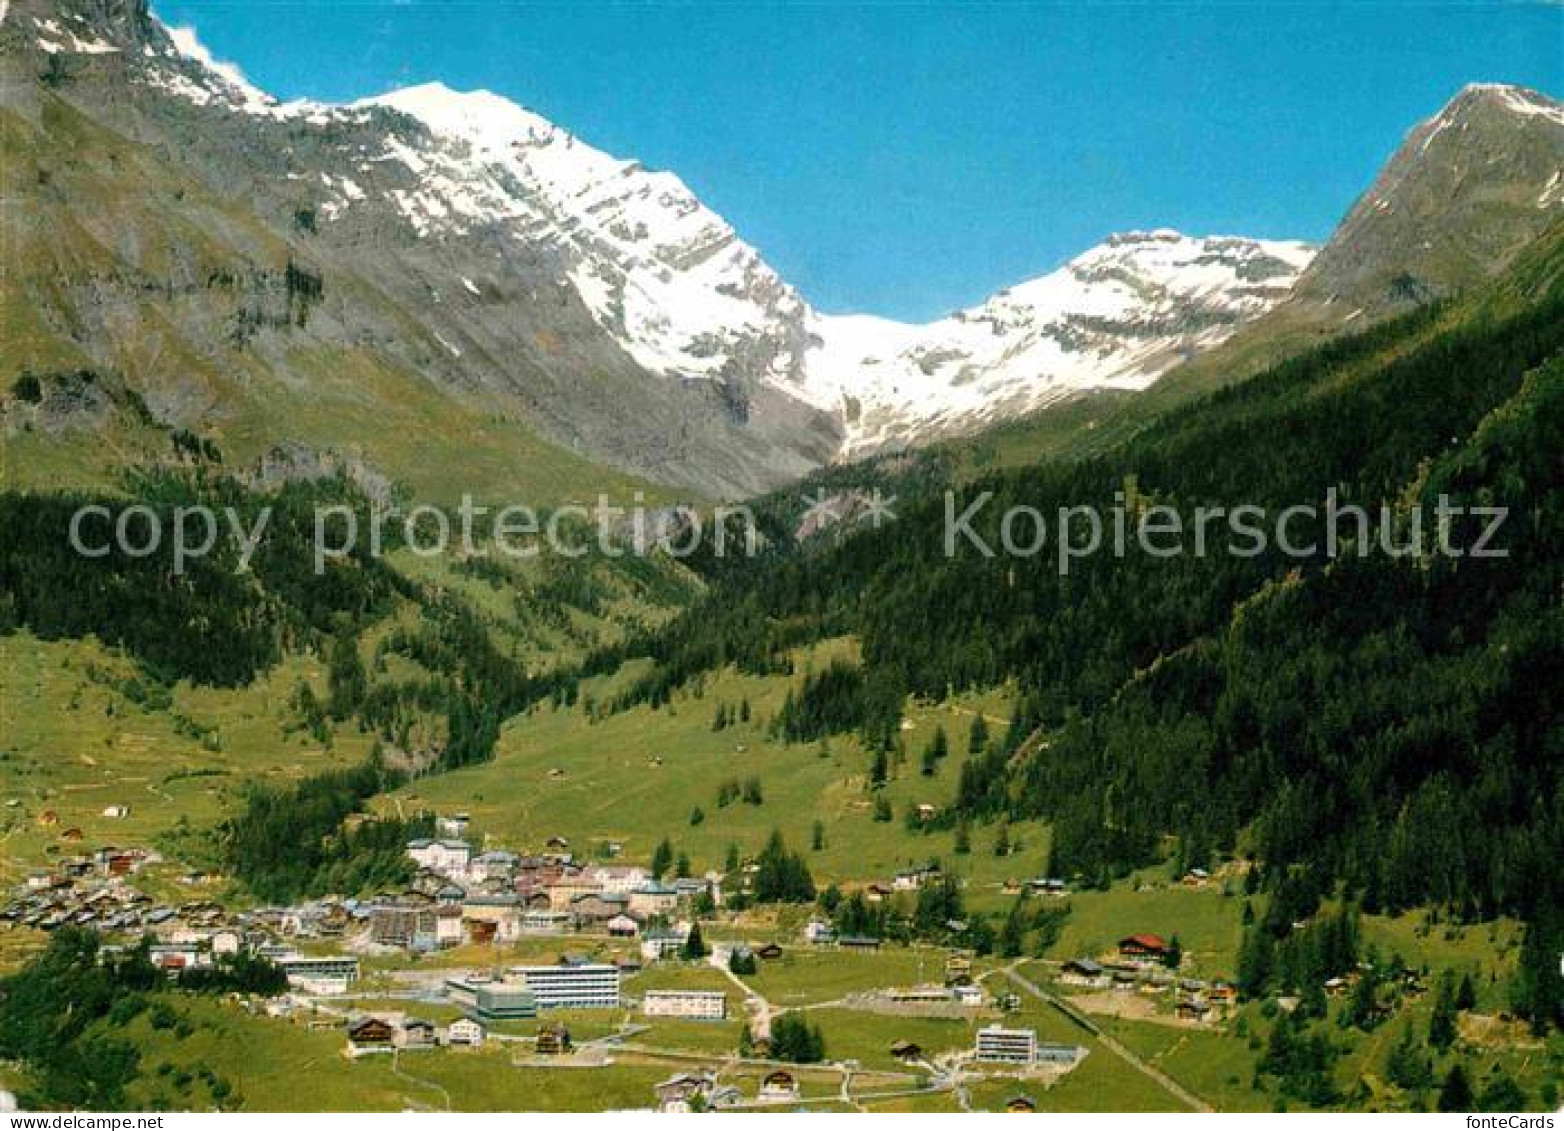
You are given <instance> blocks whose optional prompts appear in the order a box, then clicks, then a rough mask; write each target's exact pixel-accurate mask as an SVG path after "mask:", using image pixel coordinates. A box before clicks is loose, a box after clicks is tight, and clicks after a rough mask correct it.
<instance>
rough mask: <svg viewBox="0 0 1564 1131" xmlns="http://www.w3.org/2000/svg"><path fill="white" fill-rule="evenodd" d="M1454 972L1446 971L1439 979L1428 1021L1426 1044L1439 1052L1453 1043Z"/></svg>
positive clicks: (1454, 1035)
mask: <svg viewBox="0 0 1564 1131" xmlns="http://www.w3.org/2000/svg"><path fill="white" fill-rule="evenodd" d="M1455 997H1456V986H1455V972H1454V971H1453V970H1446V971H1445V972H1444V976H1443V977H1441V978H1440V979H1439V992H1438V994H1437V995H1436V996H1435V998H1434V1011H1433V1013H1432V1015H1431V1016H1430V1017H1429V1019H1428V1043H1429V1044H1430V1045H1431V1046H1433V1047H1434V1048H1436V1049H1438V1050H1440V1051H1441V1052H1443V1051H1445V1050H1446V1049H1448V1048H1449V1047H1450V1046H1451V1045H1453V1044H1454V1043H1455V1037H1456V1009H1455Z"/></svg>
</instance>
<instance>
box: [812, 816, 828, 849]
mask: <svg viewBox="0 0 1564 1131" xmlns="http://www.w3.org/2000/svg"><path fill="white" fill-rule="evenodd" d="M809 847H810V848H811V849H813V850H814V851H815V852H819V851H820V850H821V849H823V848H824V847H825V822H824V821H816V822H815V824H814V828H813V829H812V830H811V831H810V837H809Z"/></svg>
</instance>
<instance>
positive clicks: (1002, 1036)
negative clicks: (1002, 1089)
mask: <svg viewBox="0 0 1564 1131" xmlns="http://www.w3.org/2000/svg"><path fill="white" fill-rule="evenodd" d="M977 1059H978V1060H983V1061H990V1062H993V1063H998V1064H1031V1063H1032V1062H1034V1061H1035V1060H1036V1059H1037V1031H1036V1030H1034V1029H1006V1028H1005V1027H1004V1026H1003V1025H989V1026H986V1027H985V1028H982V1029H979V1030H978V1034H977Z"/></svg>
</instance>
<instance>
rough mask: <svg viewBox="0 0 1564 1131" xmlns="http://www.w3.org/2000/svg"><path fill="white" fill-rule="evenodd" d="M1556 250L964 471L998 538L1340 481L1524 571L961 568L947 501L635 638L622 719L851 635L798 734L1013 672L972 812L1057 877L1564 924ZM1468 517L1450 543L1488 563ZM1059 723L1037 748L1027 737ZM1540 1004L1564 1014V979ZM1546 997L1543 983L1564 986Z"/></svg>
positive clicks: (1224, 558)
mask: <svg viewBox="0 0 1564 1131" xmlns="http://www.w3.org/2000/svg"><path fill="white" fill-rule="evenodd" d="M1561 264H1564V236H1561V235H1560V233H1558V232H1554V233H1553V234H1552V235H1551V236H1550V237H1548V238H1547V239H1545V240H1544V241H1543V243H1542V244H1540V245H1539V246H1538V247H1537V248H1536V249H1534V251H1533V253H1532V254H1531V255H1530V256H1529V257H1528V258H1526V259H1524V260H1523V261H1522V262H1521V263H1520V265H1519V266H1518V267H1517V269H1516V271H1515V273H1514V274H1513V275H1512V277H1511V278H1510V279H1509V280H1508V281H1506V282H1505V283H1503V284H1501V285H1500V286H1499V287H1497V288H1495V290H1494V292H1493V293H1491V294H1489V295H1485V296H1480V297H1478V298H1477V299H1473V300H1470V301H1467V302H1465V303H1464V304H1452V305H1446V306H1440V307H1430V308H1425V309H1424V310H1422V311H1420V312H1418V313H1416V314H1413V315H1411V316H1408V317H1406V318H1403V319H1401V320H1399V321H1397V322H1393V323H1389V324H1385V325H1383V326H1380V327H1378V328H1376V329H1373V330H1371V331H1368V332H1366V333H1364V334H1360V335H1357V336H1355V337H1352V338H1347V339H1344V340H1341V341H1339V342H1337V343H1334V344H1332V345H1329V346H1326V347H1324V348H1322V349H1319V350H1316V351H1314V352H1312V353H1308V354H1305V355H1302V356H1300V357H1297V358H1295V359H1292V360H1290V361H1288V362H1286V363H1283V364H1282V365H1279V366H1277V367H1276V368H1274V369H1273V370H1271V371H1269V372H1268V373H1266V374H1264V375H1262V376H1260V377H1257V378H1255V379H1254V380H1252V381H1250V382H1247V383H1244V384H1242V385H1238V386H1236V387H1233V388H1230V389H1228V390H1225V391H1223V392H1221V393H1218V394H1215V395H1213V396H1211V397H1209V398H1207V399H1205V400H1203V401H1200V402H1197V403H1195V404H1192V405H1190V406H1188V407H1186V408H1183V409H1181V410H1179V411H1177V412H1176V413H1174V414H1171V415H1169V416H1167V417H1165V418H1163V419H1162V420H1161V421H1159V422H1158V423H1157V424H1155V425H1154V426H1152V427H1151V428H1149V429H1147V430H1146V431H1145V432H1143V433H1142V434H1140V435H1139V436H1137V437H1136V438H1134V439H1133V440H1132V441H1130V442H1129V443H1127V444H1126V445H1125V446H1123V447H1122V448H1120V449H1118V450H1116V451H1113V452H1110V453H1108V454H1106V455H1104V456H1101V457H1097V458H1093V459H1088V460H1084V461H1081V462H1076V463H1068V464H1051V465H1043V466H1038V467H1034V468H1027V469H1023V470H1017V471H1010V472H1006V473H1003V474H998V475H994V476H989V477H985V478H983V479H981V480H979V481H978V482H976V483H973V484H970V485H967V486H961V487H958V488H956V501H955V504H954V508H953V509H954V512H955V513H958V514H959V513H963V512H964V510H965V509H966V507H967V506H968V505H969V504H970V503H971V502H973V501H975V500H976V499H978V498H979V496H980V495H982V494H983V493H991V494H992V501H991V502H990V503H989V505H988V506H987V507H986V509H984V510H983V511H982V512H981V514H980V515H979V516H978V518H977V519H976V520H975V521H974V522H973V523H972V525H973V527H974V529H975V530H976V531H977V533H978V534H979V536H980V537H981V538H982V539H983V540H985V541H987V542H988V543H989V544H991V545H998V544H999V541H1000V538H999V534H1000V531H999V517H998V516H999V515H1001V514H1003V513H1004V511H1005V509H1006V508H1007V507H1009V506H1011V505H1019V504H1024V505H1027V506H1032V507H1036V508H1037V509H1038V510H1039V511H1041V512H1042V513H1043V514H1044V515H1047V516H1050V517H1051V516H1053V515H1054V514H1055V513H1056V511H1057V509H1058V508H1060V507H1070V506H1077V505H1080V504H1091V505H1095V506H1097V507H1100V508H1103V509H1104V510H1105V511H1106V510H1107V509H1110V508H1112V507H1113V506H1114V504H1115V502H1122V503H1124V504H1125V505H1126V506H1127V507H1128V508H1129V509H1130V511H1131V513H1132V514H1134V513H1144V511H1145V510H1146V509H1147V508H1149V507H1151V506H1156V505H1167V506H1172V507H1174V508H1175V509H1177V510H1178V511H1179V512H1180V513H1181V514H1185V515H1187V514H1188V513H1189V512H1191V511H1192V510H1193V508H1195V507H1198V506H1203V505H1220V506H1227V507H1232V506H1235V505H1237V504H1240V503H1243V504H1255V505H1258V506H1261V507H1265V508H1267V510H1268V511H1269V512H1270V513H1275V511H1276V510H1278V509H1280V508H1284V507H1287V506H1289V505H1292V504H1310V505H1313V506H1315V507H1320V508H1322V509H1323V504H1324V501H1325V498H1326V493H1327V491H1333V492H1334V493H1335V495H1336V497H1337V498H1338V499H1339V500H1340V501H1341V502H1342V504H1344V505H1345V504H1348V503H1350V504H1356V505H1359V506H1362V507H1364V508H1366V509H1367V510H1368V511H1369V512H1370V514H1371V516H1372V517H1374V518H1376V519H1377V518H1378V516H1379V515H1380V514H1381V508H1385V512H1384V513H1386V514H1388V515H1389V516H1390V518H1391V525H1390V530H1389V533H1388V534H1387V535H1386V537H1387V538H1388V539H1389V544H1390V545H1391V546H1392V548H1394V547H1395V546H1397V545H1404V544H1406V542H1407V540H1408V539H1409V538H1410V537H1412V535H1413V533H1415V528H1414V521H1415V516H1416V517H1421V518H1422V520H1423V521H1424V523H1425V526H1424V533H1425V537H1426V538H1428V539H1429V540H1430V542H1429V543H1428V544H1429V545H1432V541H1431V540H1432V539H1433V538H1434V537H1435V526H1436V520H1435V512H1434V508H1435V506H1436V504H1437V502H1438V501H1439V499H1440V497H1441V496H1447V497H1448V501H1449V503H1450V504H1451V505H1452V506H1470V505H1481V506H1499V507H1505V508H1508V511H1509V518H1508V520H1507V521H1506V522H1505V523H1504V525H1503V527H1502V529H1501V531H1500V534H1499V537H1498V538H1497V539H1496V542H1495V545H1497V546H1498V547H1500V548H1501V549H1502V550H1503V551H1504V553H1505V554H1506V555H1507V556H1505V557H1502V558H1489V559H1483V560H1477V559H1473V558H1471V557H1460V558H1456V557H1449V556H1438V555H1434V556H1431V557H1422V558H1414V557H1405V556H1402V557H1397V556H1392V555H1391V554H1388V553H1386V552H1383V549H1382V547H1381V546H1379V545H1378V544H1377V543H1378V539H1379V537H1380V535H1379V532H1377V531H1376V532H1374V533H1373V534H1371V536H1370V537H1371V538H1372V539H1373V540H1374V541H1375V542H1376V545H1375V546H1374V547H1373V550H1372V552H1369V553H1367V554H1365V555H1363V556H1360V555H1359V554H1358V553H1356V552H1355V550H1356V548H1357V545H1358V542H1359V541H1361V540H1362V535H1360V534H1359V533H1358V532H1357V530H1356V528H1355V527H1354V526H1352V525H1350V524H1349V525H1347V526H1346V527H1345V530H1346V539H1347V540H1346V542H1344V543H1343V544H1342V545H1341V546H1338V553H1337V555H1336V558H1335V560H1331V559H1329V558H1328V557H1327V555H1326V554H1325V553H1324V552H1323V541H1324V540H1323V537H1322V536H1321V535H1322V533H1323V532H1322V531H1321V529H1320V528H1319V525H1318V524H1317V523H1316V524H1315V526H1313V527H1310V526H1309V524H1308V523H1307V522H1303V523H1300V524H1299V527H1298V533H1299V535H1300V536H1299V537H1298V538H1297V539H1296V541H1297V542H1299V543H1308V542H1309V541H1310V540H1311V539H1310V537H1309V536H1310V535H1312V536H1321V537H1318V541H1319V543H1320V545H1319V546H1318V547H1317V548H1316V551H1315V552H1313V553H1311V554H1308V555H1305V556H1303V557H1301V558H1300V557H1289V556H1286V555H1283V554H1282V553H1280V552H1279V551H1278V550H1277V549H1276V548H1275V546H1274V545H1273V546H1271V547H1268V548H1267V549H1266V550H1265V551H1264V552H1261V553H1257V554H1255V555H1253V556H1234V555H1230V554H1225V553H1215V554H1209V555H1207V556H1205V557H1198V556H1195V555H1192V554H1188V553H1184V554H1180V555H1178V556H1174V557H1169V558H1157V557H1152V556H1150V555H1147V554H1137V553H1135V552H1131V553H1129V554H1127V555H1125V556H1122V557H1118V556H1115V555H1112V554H1101V555H1097V556H1094V557H1088V558H1083V559H1078V560H1075V561H1072V563H1071V569H1070V572H1069V573H1068V575H1067V576H1064V575H1061V573H1060V571H1059V570H1058V569H1057V568H1056V563H1055V560H1054V558H1053V557H1052V555H1051V554H1045V555H1043V556H1041V557H1038V558H1035V559H1019V560H1018V559H1016V558H1014V557H1010V556H1007V555H1005V554H1003V553H1001V554H999V555H998V556H996V557H994V558H987V557H984V556H982V555H981V554H979V553H975V552H971V551H970V550H968V549H966V548H965V547H961V548H958V552H957V553H956V554H955V555H954V556H950V557H947V556H946V555H945V552H944V546H943V538H942V531H943V529H944V524H945V522H946V503H945V501H944V500H943V499H938V498H934V497H928V496H925V497H923V498H921V499H919V500H917V501H914V502H913V504H912V505H911V506H906V507H903V508H902V509H901V510H900V519H899V521H897V522H896V523H894V524H891V525H890V526H888V527H887V528H885V529H882V530H879V531H864V532H862V533H859V534H857V535H856V536H853V537H848V538H846V539H844V540H842V541H841V543H840V544H839V545H837V546H835V547H832V548H830V549H827V550H825V551H824V552H817V553H807V554H800V555H797V556H794V557H791V558H785V557H780V556H779V557H776V558H774V559H772V560H770V561H768V562H765V563H763V564H762V565H760V566H758V567H755V568H752V569H750V570H749V571H748V572H739V573H737V574H735V575H734V576H732V577H731V578H729V579H728V580H726V581H724V582H723V583H721V584H719V585H718V586H717V587H716V588H715V589H714V591H713V593H712V595H711V597H710V599H709V600H708V601H706V602H704V603H702V604H701V605H700V606H698V607H697V608H696V609H694V610H693V611H692V612H691V613H690V614H689V615H688V616H686V617H685V618H683V619H682V620H681V621H679V622H676V623H675V624H674V625H672V626H670V627H669V628H668V629H667V630H665V631H663V632H662V633H660V634H659V635H658V636H657V637H655V638H653V639H649V640H647V641H644V642H643V647H644V650H645V651H646V652H647V653H649V654H650V655H652V656H653V657H654V658H655V659H657V660H658V661H659V666H658V669H657V670H656V671H654V672H653V673H651V674H650V675H648V676H647V677H645V678H644V679H643V680H642V681H641V683H640V684H639V685H637V686H636V687H634V688H632V689H631V690H630V691H629V692H628V693H626V694H625V695H624V696H623V697H622V699H621V705H626V704H629V703H634V702H640V701H649V702H653V703H657V702H660V701H663V700H665V699H666V697H667V696H668V694H669V693H670V691H671V689H672V688H674V687H677V686H678V685H679V684H680V683H681V682H683V681H684V680H685V679H687V678H689V676H691V675H692V674H694V673H696V672H698V671H700V670H703V669H705V668H708V667H713V666H717V665H720V664H724V663H736V664H737V665H739V666H740V667H741V668H744V669H746V670H751V671H777V670H786V662H785V658H784V656H783V650H784V649H785V648H787V647H790V646H792V645H794V644H797V643H801V642H807V641H811V640H816V639H822V638H825V637H830V636H834V635H845V634H852V635H855V636H857V637H858V639H859V640H860V642H861V645H862V663H861V667H860V668H859V669H858V670H857V671H856V672H855V671H850V670H843V669H841V668H840V667H839V666H838V667H836V668H833V669H831V670H828V671H825V672H821V673H806V675H805V678H804V679H803V680H802V681H801V682H800V683H799V684H798V685H796V687H795V690H794V694H793V696H792V697H791V698H790V700H789V702H788V704H787V707H786V709H785V710H784V712H783V714H782V716H781V717H780V718H779V719H778V720H776V724H775V725H776V727H777V729H778V731H779V733H781V734H783V735H784V736H786V737H788V738H791V739H796V740H799V741H805V740H810V739H813V738H815V737H817V736H818V735H820V734H822V733H828V732H831V731H842V730H857V731H859V732H860V733H861V734H862V735H863V737H864V738H865V740H866V741H867V742H869V743H870V745H871V747H874V746H883V745H889V744H892V743H894V742H896V741H897V738H896V735H897V728H896V726H895V721H896V720H895V718H894V714H893V717H892V718H891V719H889V720H887V719H886V718H885V717H884V715H885V711H884V705H885V704H892V705H893V706H892V711H893V713H894V711H896V710H899V707H896V706H894V705H895V704H899V703H900V701H901V699H902V697H903V696H904V695H906V694H917V695H923V696H929V697H933V698H936V699H937V698H940V697H943V696H944V695H946V694H948V693H950V692H951V691H954V690H959V689H967V688H979V687H985V686H992V685H995V684H998V683H1001V682H1003V681H1005V680H1007V679H1013V680H1014V681H1015V682H1016V684H1017V685H1018V686H1019V687H1020V689H1021V691H1022V696H1023V698H1022V703H1021V705H1020V709H1019V712H1018V716H1017V720H1016V723H1015V724H1014V725H1013V726H1012V727H1011V730H1010V734H1009V735H1008V736H1007V737H1006V738H1005V739H1004V740H1002V741H1000V742H996V743H994V744H992V745H991V748H990V749H989V750H987V751H986V752H984V753H980V754H977V755H974V756H973V757H972V758H970V759H969V760H968V761H967V763H966V764H965V765H964V766H963V770H962V774H961V786H960V790H959V795H958V798H957V804H956V807H955V811H954V812H953V813H952V814H951V815H950V819H958V818H959V817H960V816H962V815H967V816H971V817H995V818H998V817H1001V816H1039V817H1043V818H1046V819H1048V820H1050V821H1051V822H1052V823H1053V825H1054V829H1055V856H1056V859H1055V865H1056V867H1057V868H1058V869H1059V870H1060V871H1063V872H1067V873H1073V874H1083V875H1085V876H1087V877H1090V878H1093V879H1097V878H1104V877H1108V876H1112V875H1115V874H1120V873H1122V872H1124V871H1126V870H1127V869H1129V868H1130V867H1132V866H1134V865H1137V864H1140V863H1143V862H1146V861H1148V860H1150V859H1153V858H1155V857H1156V856H1157V855H1158V854H1159V852H1160V851H1161V850H1162V846H1163V845H1164V844H1165V843H1166V841H1165V838H1166V837H1168V836H1169V835H1171V836H1173V837H1176V838H1177V840H1176V843H1177V844H1178V845H1179V846H1180V852H1181V853H1182V856H1183V858H1184V859H1185V860H1187V861H1188V862H1189V863H1191V864H1198V863H1202V862H1206V861H1207V860H1208V859H1209V857H1210V856H1211V855H1212V854H1213V853H1216V852H1223V853H1235V852H1236V853H1242V854H1247V855H1251V856H1254V857H1256V858H1258V859H1260V860H1262V861H1264V862H1265V864H1266V865H1267V867H1268V869H1269V874H1270V875H1272V876H1273V877H1281V876H1285V875H1288V874H1289V873H1290V870H1292V869H1302V870H1304V871H1305V872H1308V873H1312V874H1315V875H1316V880H1315V881H1314V882H1315V884H1316V887H1317V889H1318V890H1319V891H1320V892H1321V893H1328V892H1330V891H1332V890H1342V891H1344V892H1345V894H1347V895H1350V896H1351V897H1352V898H1354V899H1357V900H1361V902H1362V905H1363V906H1364V907H1365V908H1367V909H1370V910H1382V909H1383V910H1392V911H1393V910H1400V909H1405V908H1409V907H1414V906H1420V905H1425V904H1432V905H1436V906H1440V907H1445V908H1448V909H1450V911H1451V913H1452V914H1455V915H1457V916H1460V917H1465V918H1479V917H1485V916H1490V915H1494V914H1514V915H1519V916H1521V917H1523V918H1525V919H1526V920H1527V921H1528V922H1529V923H1530V924H1531V933H1532V936H1533V941H1532V942H1531V944H1529V945H1530V953H1532V954H1533V955H1541V954H1544V953H1546V952H1548V951H1549V948H1551V951H1552V952H1557V950H1558V949H1559V946H1558V945H1554V944H1555V943H1558V942H1559V941H1560V939H1561V937H1564V926H1561V923H1560V908H1561V907H1564V869H1560V868H1559V867H1558V862H1559V861H1560V860H1564V833H1561V830H1564V820H1561V818H1564V726H1561V722H1564V719H1561V704H1560V701H1559V683H1560V681H1559V673H1560V672H1561V671H1564V613H1561V610H1560V608H1559V594H1560V592H1561V591H1564V589H1561V587H1564V575H1561V569H1564V561H1561V558H1564V555H1561V550H1564V529H1561V525H1560V523H1561V517H1560V516H1561V515H1564V509H1561V508H1564V465H1561V455H1560V453H1561V452H1564V286H1561V283H1560V268H1561ZM1476 536H1477V519H1475V518H1465V519H1457V520H1456V521H1455V522H1453V523H1452V525H1451V535H1450V541H1451V543H1452V544H1453V545H1456V546H1458V547H1459V546H1466V547H1470V546H1472V545H1473V542H1474V539H1475V538H1476ZM1034 734H1036V735H1046V736H1047V738H1046V742H1043V743H1038V744H1033V745H1032V746H1031V747H1029V748H1028V750H1027V751H1026V752H1024V755H1025V756H1024V757H1023V758H1022V759H1021V760H1020V761H1019V762H1017V761H1016V759H1015V754H1016V752H1017V750H1018V749H1020V748H1021V746H1022V743H1023V741H1024V740H1026V739H1027V738H1028V737H1029V736H1032V735H1034ZM1539 984H1544V986H1543V989H1542V990H1541V991H1540V998H1539V1000H1538V1001H1537V1002H1536V1003H1535V1006H1536V1008H1535V1010H1534V1012H1540V1013H1543V1014H1547V1015H1549V1016H1551V1017H1552V1018H1554V1019H1555V1020H1564V1016H1561V1013H1560V1011H1561V1010H1564V1002H1561V1001H1560V999H1559V997H1558V992H1559V991H1558V987H1557V978H1556V975H1555V976H1551V977H1541V976H1539ZM1550 995H1551V996H1550Z"/></svg>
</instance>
